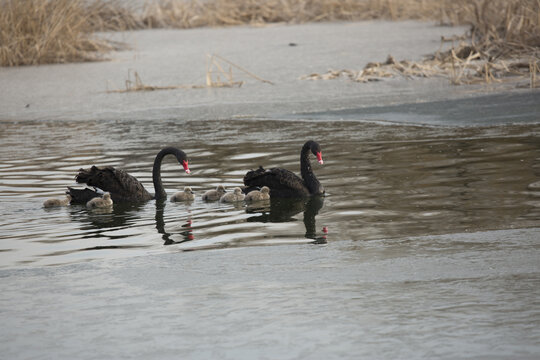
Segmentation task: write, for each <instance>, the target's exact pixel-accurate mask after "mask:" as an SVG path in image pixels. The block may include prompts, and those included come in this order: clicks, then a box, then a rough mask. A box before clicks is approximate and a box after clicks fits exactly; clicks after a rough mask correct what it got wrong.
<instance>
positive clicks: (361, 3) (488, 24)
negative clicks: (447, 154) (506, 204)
mask: <svg viewBox="0 0 540 360" xmlns="http://www.w3.org/2000/svg"><path fill="white" fill-rule="evenodd" d="M366 19H391V20H403V19H419V20H436V21H438V22H440V23H442V24H450V25H454V24H468V25H470V27H471V30H470V32H469V34H468V36H467V37H466V38H464V39H461V40H459V39H453V47H452V49H451V50H450V51H446V52H437V53H435V54H434V55H433V56H432V57H430V58H429V59H426V60H425V61H422V62H417V63H412V62H408V61H395V60H394V61H393V63H372V64H368V66H366V67H365V68H364V69H363V70H361V71H351V70H343V71H341V72H331V73H327V74H323V75H320V74H313V76H309V77H308V78H320V79H325V78H328V79H329V78H335V77H337V76H338V75H339V76H347V77H349V78H351V79H353V80H355V81H372V80H375V79H380V78H384V77H387V76H393V75H396V74H400V75H403V76H406V77H415V76H436V75H443V76H446V77H448V78H450V79H451V81H452V82H453V83H456V84H458V83H471V82H477V81H479V80H482V81H488V82H493V81H500V80H501V79H502V78H504V77H507V76H508V75H516V74H519V75H530V79H531V86H537V85H538V84H537V83H538V81H537V80H536V71H537V70H538V61H539V55H538V54H539V53H540V50H539V49H540V0H472V1H471V0H267V1H258V0H236V1H227V0H206V1H205V0H155V1H150V2H148V3H146V4H145V5H144V6H143V7H142V8H140V9H134V8H129V6H128V5H121V4H118V3H117V2H113V1H108V0H88V1H85V0H17V1H15V0H0V65H4V66H5V65H8V66H11V65H21V64H41V63H48V62H68V61H86V60H93V59H96V58H99V55H100V54H101V53H102V52H104V51H108V50H110V49H111V48H113V46H115V45H114V44H111V43H108V42H105V41H103V40H98V39H96V38H94V37H92V36H91V33H92V32H94V31H103V30H127V29H142V28H157V27H173V28H193V27H201V26H228V25H242V24H251V25H259V24H266V23H274V22H286V23H305V22H315V21H352V20H366ZM338 73H339V74H338ZM225 79H226V78H225ZM533 80H534V81H533ZM216 81H217V80H216ZM216 81H214V82H215V84H218V83H219V81H221V79H220V80H219V81H217V82H216ZM135 84H136V80H135ZM223 84H226V82H223Z"/></svg>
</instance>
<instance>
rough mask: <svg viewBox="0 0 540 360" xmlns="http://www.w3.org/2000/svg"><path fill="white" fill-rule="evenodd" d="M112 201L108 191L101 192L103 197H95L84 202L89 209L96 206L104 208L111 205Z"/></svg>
mask: <svg viewBox="0 0 540 360" xmlns="http://www.w3.org/2000/svg"><path fill="white" fill-rule="evenodd" d="M112 204H113V201H112V199H111V194H109V193H108V192H106V193H104V194H103V197H102V198H100V197H95V198H93V199H92V200H90V201H89V202H87V203H86V207H87V208H89V209H97V208H106V207H110V206H112Z"/></svg>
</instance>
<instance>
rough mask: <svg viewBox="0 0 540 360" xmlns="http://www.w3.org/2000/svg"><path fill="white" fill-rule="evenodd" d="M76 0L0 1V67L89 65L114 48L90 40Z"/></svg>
mask: <svg viewBox="0 0 540 360" xmlns="http://www.w3.org/2000/svg"><path fill="white" fill-rule="evenodd" d="M89 16H91V12H89V11H88V7H86V6H83V5H82V2H81V1H77V0H0V65H1V66H15V65H35V64H45V63H59V62H60V63H62V62H77V61H89V60H96V59H99V58H100V55H101V54H102V53H104V52H106V51H109V50H111V49H113V48H114V45H113V44H111V43H108V42H106V41H104V40H99V39H97V38H94V37H93V36H92V35H91V33H90V31H91V26H90V25H89V23H88V22H87V19H88V17H89Z"/></svg>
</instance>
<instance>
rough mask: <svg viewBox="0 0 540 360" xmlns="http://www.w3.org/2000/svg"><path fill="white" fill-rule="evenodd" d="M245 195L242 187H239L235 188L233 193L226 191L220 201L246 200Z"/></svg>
mask: <svg viewBox="0 0 540 360" xmlns="http://www.w3.org/2000/svg"><path fill="white" fill-rule="evenodd" d="M244 197H245V195H244V194H242V189H240V188H239V187H235V188H234V192H232V193H226V194H225V195H223V196H222V197H221V199H219V201H220V202H223V203H233V202H238V201H242V200H244Z"/></svg>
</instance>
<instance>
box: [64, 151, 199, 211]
mask: <svg viewBox="0 0 540 360" xmlns="http://www.w3.org/2000/svg"><path fill="white" fill-rule="evenodd" d="M166 155H174V156H175V157H176V159H177V160H178V162H179V163H180V164H181V165H182V166H183V168H184V170H185V171H186V173H187V174H189V173H190V170H189V166H188V159H187V156H186V154H185V153H184V152H183V151H182V150H180V149H177V148H174V147H166V148H163V149H162V150H161V151H160V152H159V153H158V154H157V155H156V158H155V159H154V166H153V168H152V181H153V183H154V190H155V194H154V195H152V194H150V193H149V192H148V191H146V189H145V188H144V186H143V184H142V183H141V182H140V181H139V180H137V179H136V178H135V177H134V176H132V175H130V174H128V173H127V172H125V171H124V170H120V169H115V168H114V167H112V166H107V167H104V168H98V167H97V166H92V167H91V168H90V169H79V173H78V174H77V176H76V177H75V181H77V182H78V183H81V184H86V185H88V186H93V187H96V188H99V189H101V190H103V191H107V192H109V193H110V194H111V198H112V199H113V200H114V201H115V202H141V201H148V200H151V199H156V200H165V199H167V193H166V192H165V189H164V188H163V184H162V182H161V162H162V160H163V158H164V157H165V156H166ZM67 193H68V194H69V195H71V198H72V201H71V202H72V203H79V204H86V203H87V202H88V201H89V200H91V199H92V198H94V197H99V196H100V193H99V192H98V191H96V190H91V189H89V188H86V189H84V190H78V189H74V188H71V187H68V191H67Z"/></svg>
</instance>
